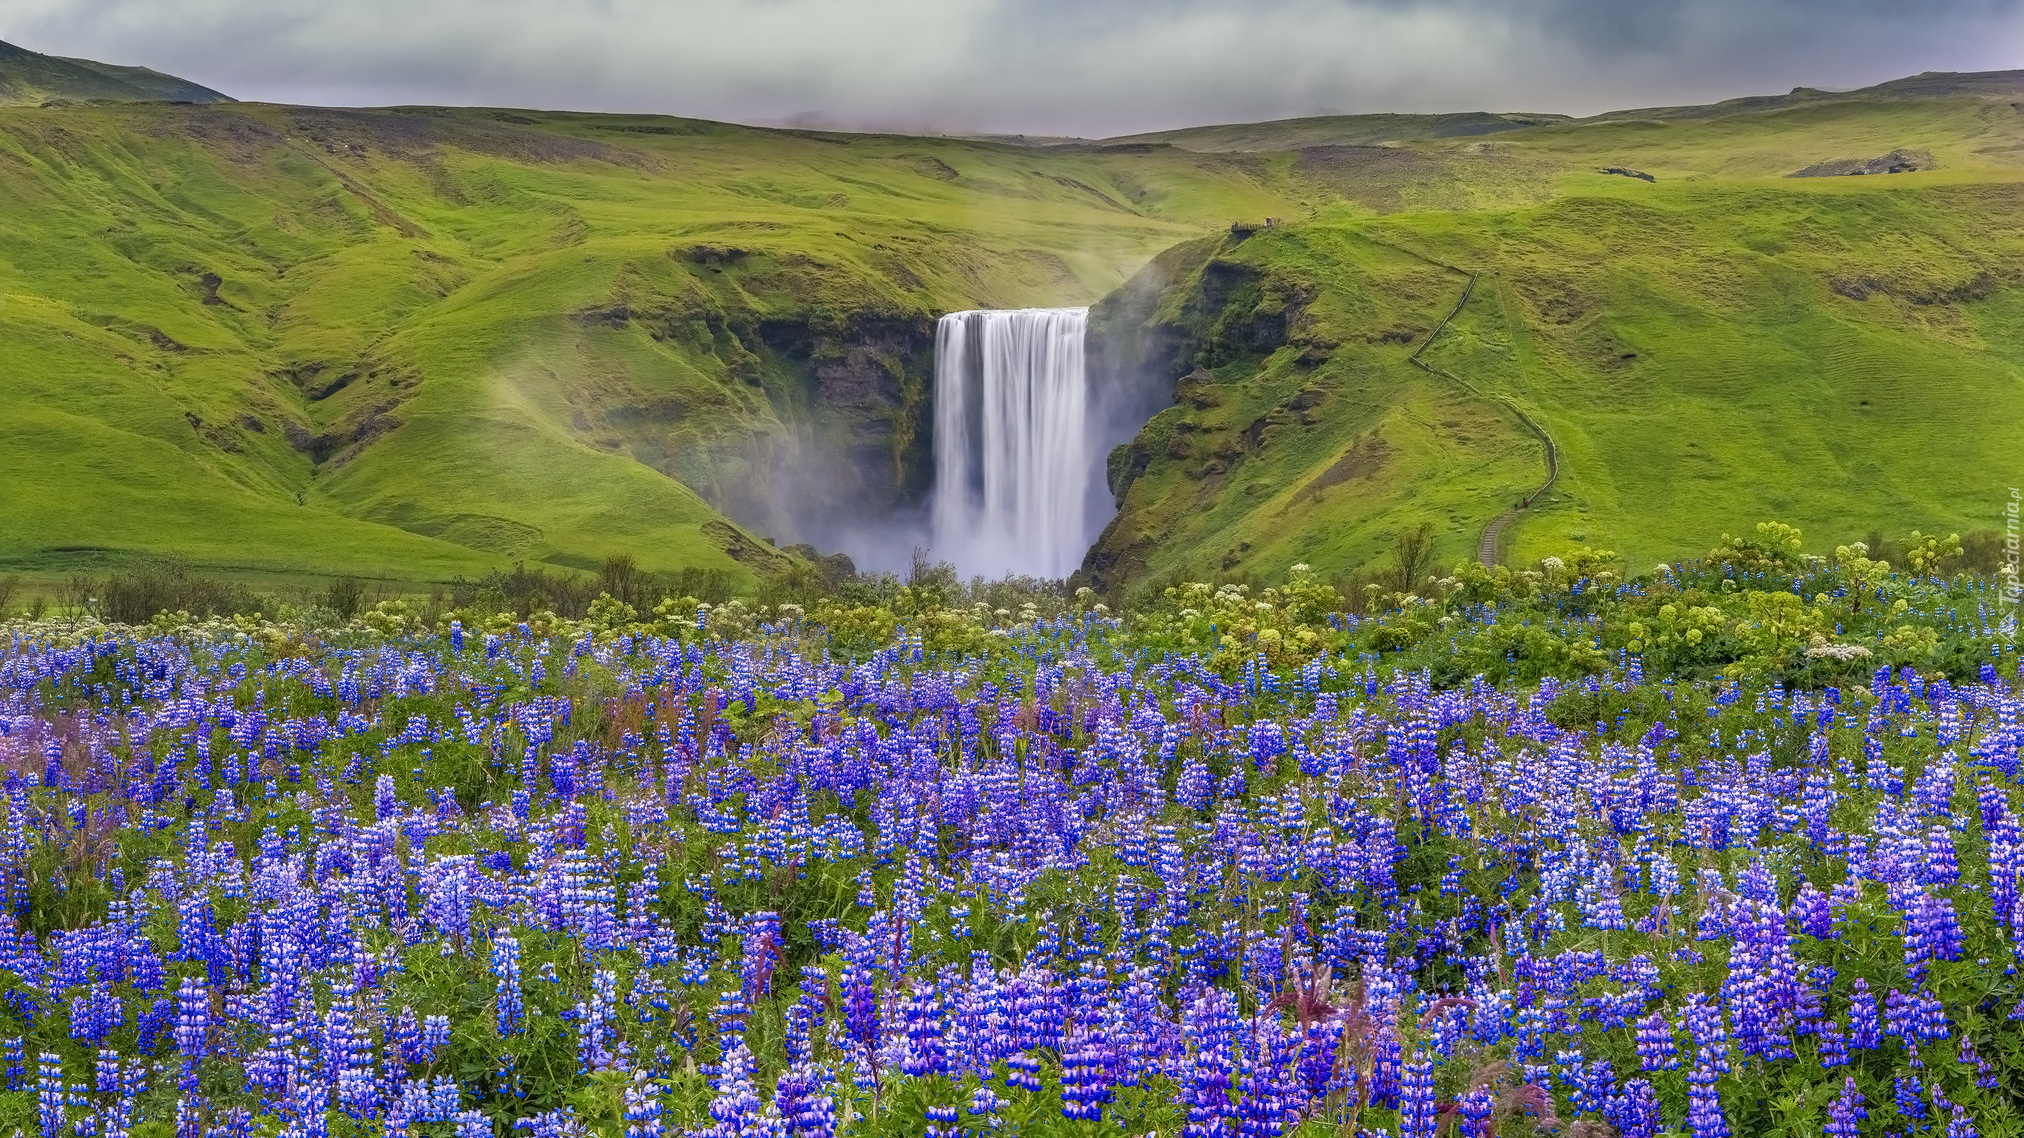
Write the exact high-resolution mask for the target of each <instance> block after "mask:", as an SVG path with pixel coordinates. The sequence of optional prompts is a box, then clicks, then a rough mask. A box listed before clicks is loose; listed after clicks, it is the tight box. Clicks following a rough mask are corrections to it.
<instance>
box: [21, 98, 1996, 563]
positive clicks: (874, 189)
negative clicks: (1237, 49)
mask: <svg viewBox="0 0 2024 1138" xmlns="http://www.w3.org/2000/svg"><path fill="white" fill-rule="evenodd" d="M1908 82H1923V83H1924V84H1925V86H1924V87H1921V88H1920V89H1918V90H1915V91H1909V92H1907V91H1894V92H1889V93H1882V94H1862V95H1856V96H1836V97H1824V96H1823V97H1820V98H1813V97H1806V98H1797V99H1791V100H1788V101H1787V102H1785V103H1780V104H1778V105H1775V106H1771V107H1768V108H1757V107H1755V105H1754V104H1753V105H1751V106H1750V107H1747V108H1745V109H1742V110H1730V111H1722V112H1710V113H1707V114H1669V115H1665V116H1645V117H1630V118H1618V117H1606V118H1602V119H1598V120H1587V121H1579V122H1577V121H1561V120H1552V119H1548V118H1547V117H1546V116H1534V117H1536V118H1539V119H1540V120H1541V121H1539V122H1538V123H1537V124H1536V125H1530V126H1527V125H1524V124H1522V123H1513V122H1511V121H1510V117H1509V116H1502V117H1499V116H1474V117H1472V116H1459V117H1457V116H1445V118H1449V119H1454V120H1455V121H1454V122H1452V123H1449V124H1448V125H1446V126H1444V125H1442V123H1441V122H1440V121H1439V120H1440V119H1441V118H1443V117H1441V116H1426V117H1425V121H1424V122H1421V121H1418V120H1415V124H1409V125H1411V129H1410V130H1394V131H1393V134H1394V135H1397V136H1400V137H1406V136H1409V140H1407V141H1397V140H1396V138H1394V139H1392V140H1389V141H1387V142H1386V143H1385V144H1382V145H1372V144H1369V143H1370V141H1371V139H1372V138H1375V137H1377V136H1376V135H1372V134H1370V133H1369V132H1370V131H1374V130H1378V129H1379V128H1378V127H1377V126H1373V125H1370V124H1368V123H1367V124H1365V126H1364V127H1362V128H1359V129H1363V130H1365V132H1366V133H1365V134H1364V135H1358V136H1355V137H1354V138H1352V137H1351V136H1350V135H1346V134H1342V133H1340V132H1338V133H1337V134H1334V135H1325V134H1316V133H1315V130H1316V128H1315V126H1314V124H1313V123H1312V122H1308V123H1295V124H1290V125H1289V124H1260V125H1257V126H1253V127H1241V128H1240V127H1225V128H1205V129H1208V130H1211V131H1214V132H1221V133H1219V134H1217V135H1215V137H1214V138H1213V139H1209V140H1208V141H1204V140H1202V139H1196V140H1193V141H1192V142H1191V143H1190V144H1189V145H1179V144H1176V141H1177V140H1171V139H1170V140H1165V141H1146V140H1135V141H1126V142H1120V143H1116V144H1083V145H1075V146H1056V147H1035V146H1028V145H1016V144H1007V143H994V142H989V141H973V140H956V139H923V138H905V137H897V136H879V135H838V134H819V133H809V132H796V131H770V130H758V129H751V128H744V127H735V126H727V125H723V124H714V123H704V122H696V121H691V120H681V119H670V118H662V117H653V116H611V115H575V114H560V113H537V112H520V111H499V110H475V109H474V110H456V111H445V110H439V109H430V108H396V109H390V110H383V111H337V110H319V109H308V108H291V107H275V106H260V105H250V104H219V105H209V106H169V105H132V106H105V105H97V106H65V107H32V108H30V107H24V108H15V109H0V437H4V444H0V570H25V571H28V572H30V573H35V574H60V573H63V572H67V571H69V570H71V569H72V568H75V567H77V566H80V565H85V564H98V563H106V562H112V561H118V560H121V559H126V558H131V557H133V556H137V555H143V554H149V553H177V554H181V555H184V556H187V557H189V558H191V559H193V560H194V561H196V562H198V563H199V564H202V565H207V566H214V567H221V568H229V569H232V570H235V571H240V572H250V573H261V574H268V575H286V574H326V573H333V572H350V573H359V574H371V575H378V576H386V577H394V578H401V579H405V580H441V579H445V578H447V577H450V576H453V575H456V574H472V573H478V572H482V571H483V570H485V569H487V568H491V567H496V566H499V565H502V564H504V563H507V562H510V561H513V560H520V559H525V560H527V561H529V562H536V563H540V562H546V563H548V564H552V565H557V566H571V567H587V566H593V565H595V564H597V563H598V562H599V561H600V560H601V559H602V558H604V557H605V556H607V555H609V554H612V553H617V552H629V553H632V554H634V555H635V556H636V557H638V558H639V560H640V562H641V563H642V564H643V565H644V566H646V567H648V568H675V567H686V566H694V567H703V568H718V569H728V570H731V571H733V572H734V573H736V574H738V575H740V576H742V577H744V578H746V579H748V580H749V579H750V578H751V576H752V575H754V574H765V573H770V572H773V571H776V570H778V569H780V568H782V567H784V566H786V565H787V564H789V560H790V558H791V556H792V555H789V554H783V553H782V552H780V549H779V548H778V546H780V545H784V544H785V543H787V542H788V541H790V540H795V539H799V538H803V537H815V538H817V539H818V541H819V542H820V541H821V539H822V538H823V532H822V525H823V523H824V522H825V521H834V520H835V519H838V518H849V517H860V516H872V515H876V514H879V513H880V512H882V511H886V510H889V509H892V508H895V507H901V508H904V507H906V506H908V505H910V504H917V503H918V502H919V501H920V499H921V497H922V495H923V494H924V493H925V492H926V491H927V490H928V484H927V483H928V477H929V463H928V455H929V453H930V446H931V442H932V440H931V439H930V437H929V433H928V432H929V425H930V424H931V423H932V414H931V408H930V406H929V401H930V398H931V392H930V391H929V390H928V376H929V364H930V362H931V358H932V331H933V320H934V317H935V316H936V315H938V314H939V313H941V312H944V311H948V310H950V309H954V308H961V307H972V306H1012V305H1026V304H1063V303H1087V302H1092V301H1097V300H1099V299H1100V298H1105V297H1106V296H1107V295H1108V299H1104V300H1103V303H1102V304H1101V305H1100V306H1099V310H1098V318H1097V326H1098V330H1099V337H1100V338H1101V340H1102V343H1101V344H1100V345H1099V357H1100V358H1101V359H1103V360H1105V361H1106V362H1107V364H1108V366H1109V367H1111V368H1113V369H1118V368H1122V369H1128V370H1129V371H1130V372H1132V373H1135V374H1137V375H1138V376H1140V377H1142V378H1143V379H1145V380H1146V381H1148V382H1152V383H1154V384H1157V385H1160V386H1161V387H1162V388H1164V386H1165V385H1167V384H1169V383H1176V381H1179V382H1178V383H1177V386H1176V393H1177V397H1178V398H1177V402H1176V405H1175V406H1174V407H1173V408H1171V409H1169V410H1168V411H1165V412H1163V413H1161V415H1159V416H1158V417H1157V418H1155V419H1154V421H1153V422H1152V423H1151V424H1150V425H1149V426H1148V427H1147V429H1146V431H1145V432H1144V433H1143V434H1142V435H1141V437H1140V439H1139V440H1138V442H1137V443H1136V444H1134V446H1133V448H1131V450H1130V451H1129V452H1127V453H1125V454H1121V455H1119V456H1117V463H1116V466H1117V471H1116V472H1117V474H1118V485H1119V487H1120V488H1121V489H1124V490H1125V494H1124V509H1123V511H1122V513H1121V514H1120V517H1119V519H1118V522H1117V523H1116V525H1115V526H1113V528H1112V530H1111V531H1110V532H1109V533H1108V534H1106V536H1105V538H1104V540H1103V542H1102V543H1100V544H1099V546H1098V548H1097V549H1096V550H1095V551H1093V553H1092V560H1091V562H1090V565H1091V568H1092V570H1093V571H1094V572H1095V573H1096V574H1097V576H1098V577H1099V578H1102V579H1104V580H1105V581H1106V583H1116V582H1121V581H1125V580H1128V579H1131V578H1134V577H1137V576H1141V575H1145V574H1153V573H1167V572H1178V571H1183V570H1185V571H1189V572H1203V571H1220V570H1227V571H1231V572H1254V571H1255V572H1274V571H1277V570H1279V569H1282V568H1283V567H1284V566H1285V565H1286V564H1289V563H1291V562H1292V561H1295V560H1302V559H1304V560H1308V561H1310V562H1313V563H1316V564H1319V565H1322V566H1324V567H1326V568H1329V569H1332V570H1341V569H1347V568H1350V567H1354V566H1355V565H1357V564H1359V563H1361V562H1363V561H1366V560H1368V559H1369V558H1371V557H1373V556H1376V555H1377V554H1378V553H1380V552H1381V551H1382V550H1383V549H1384V548H1385V546H1386V544H1387V543H1388V541H1389V540H1390V537H1391V535H1392V534H1394V533H1395V532H1397V531H1398V529H1399V528H1400V527H1401V526H1404V525H1410V524H1414V523H1416V522H1417V521H1418V520H1420V519H1426V520H1429V521H1433V522H1435V523H1436V524H1437V526H1438V527H1439V532H1440V534H1441V540H1442V551H1443V553H1444V554H1451V555H1460V554H1462V553H1465V552H1468V551H1471V550H1473V549H1474V547H1475V546H1474V543H1475V540H1476V537H1477V535H1479V534H1480V533H1481V531H1482V528H1483V526H1484V525H1485V524H1486V523H1487V522H1488V521H1489V519H1490V518H1492V517H1494V516H1496V515H1497V514H1499V513H1501V512H1502V511H1504V510H1505V509H1507V508H1508V507H1509V506H1510V505H1511V504H1512V503H1513V502H1514V501H1515V500H1516V499H1518V498H1519V497H1522V496H1523V495H1524V494H1525V493H1526V492H1527V491H1528V490H1529V489H1530V488H1531V487H1533V486H1535V485H1536V484H1537V482H1538V480H1539V479H1540V477H1541V476H1542V472H1541V463H1542V459H1541V453H1540V448H1539V446H1538V443H1537V440H1536V439H1534V438H1532V437H1531V436H1530V435H1529V434H1528V433H1527V432H1526V431H1525V429H1524V428H1523V427H1522V425H1521V424H1520V421H1519V420H1518V418H1517V414H1518V413H1519V412H1520V411H1522V412H1523V413H1524V414H1526V415H1529V416H1531V417H1532V418H1533V419H1535V420H1537V421H1538V422H1540V423H1542V424H1544V425H1545V427H1546V429H1547V430H1548V431H1549V432H1551V434H1552V435H1553V437H1554V438H1555V440H1556V441H1557V442H1558V443H1559V445H1560V446H1561V447H1562V449H1563V452H1564V458H1565V471H1564V474H1563V478H1562V480H1561V482H1560V484H1559V485H1557V486H1556V487H1555V489H1554V493H1553V494H1552V495H1550V496H1549V497H1548V498H1547V499H1546V500H1545V501H1543V502H1541V503H1540V508H1538V509H1536V510H1531V511H1527V512H1526V513H1525V514H1524V515H1523V516H1522V517H1521V518H1520V519H1519V520H1518V522H1517V523H1516V524H1515V525H1514V526H1512V527H1511V528H1510V529H1508V530H1507V531H1506V534H1505V541H1506V548H1507V549H1508V550H1509V551H1511V552H1512V553H1513V554H1514V555H1519V556H1532V555H1535V554H1537V553H1539V552H1543V551H1547V550H1550V549H1552V548H1555V547H1557V546H1559V545H1563V544H1567V543H1570V542H1588V543H1593V544H1601V545H1611V546H1613V547H1616V548H1619V549H1622V550H1624V551H1625V552H1627V553H1631V554H1633V555H1635V556H1636V557H1638V558H1640V559H1659V558H1671V557H1676V556H1679V555H1681V554H1684V553H1688V552H1691V551H1692V549H1693V544H1692V543H1697V542H1700V541H1701V540H1703V539H1704V537H1705V535H1706V534H1707V533H1708V532H1710V531H1711V530H1720V529H1721V528H1723V527H1724V526H1729V527H1731V528H1734V527H1737V526H1742V525H1746V524H1748V523H1749V522H1752V521H1755V520H1758V519H1759V518H1761V517H1766V516H1774V515H1775V516H1780V517H1784V518H1787V519H1789V520H1792V521H1795V522H1797V523H1798V524H1801V525H1802V526H1807V527H1809V528H1814V529H1816V530H1817V529H1819V528H1820V527H1829V528H1830V529H1834V530H1837V531H1843V532H1861V531H1866V530H1868V529H1869V528H1871V527H1872V526H1884V527H1886V528H1903V527H1908V526H1910V525H1923V526H1926V527H1928V528H1930V527H1931V526H1934V525H1940V526H1957V527H1960V528H1972V527H1974V526H1977V525H1986V524H1988V520H1987V519H1986V518H1984V517H1983V516H1982V514H1981V513H1978V511H1980V510H1982V509H1983V505H1984V499H1987V502H1988V509H1989V510H1993V509H1994V508H1995V506H1996V504H1997V503H1996V498H1995V495H1994V489H1993V488H1997V487H2000V486H2004V485H2011V484H2015V482H2016V481H2017V480H2019V479H2020V478H2024V469H2020V466H2024V464H2020V460H2019V459H2018V458H2017V457H2016V454H2015V453H2014V452H2015V451H2017V450H2019V449H2024V448H2016V447H2012V446H2006V443H2007V442H2010V441H2014V440H2015V439H2016V438H2018V437H2024V426H2020V424H2024V405H2020V395H2019V384H2020V379H2019V363H2018V361H2020V360H2024V341H2020V339H2019V336H2020V334H2024V320H2020V318H2024V310H2020V303H2024V302H2020V300H2019V297H2020V295H2024V293H2020V292H2019V287H2020V283H2024V281H2020V266H2024V226H2020V223H2019V222H2018V220H2017V219H2018V218H2019V217H2024V209H2020V208H2019V207H2020V205H2024V202H2020V201H2019V200H2018V184H2019V182H2020V180H2024V174H2020V170H2024V110H2020V109H2019V107H2018V104H2019V103H2024V95H2018V94H2016V93H2015V86H2016V85H2015V83H2014V81H2013V80H2012V79H2010V78H2006V77H2001V76H1998V77H1994V78H1991V77H1951V78H1949V77H1938V78H1935V77H1921V80H1918V81H1908ZM1492 118H1495V119H1496V122H1497V123H1500V124H1505V125H1509V126H1510V127H1511V129H1501V128H1499V129H1497V130H1495V132H1494V133H1471V131H1472V130H1473V129H1474V127H1471V126H1470V123H1472V122H1473V123H1474V124H1475V126H1477V127H1487V126H1488V125H1490V124H1489V122H1488V120H1489V119H1492ZM1479 119H1480V120H1482V121H1477V120H1479ZM1463 120H1468V121H1463ZM1393 126H1394V127H1397V126H1399V124H1397V123H1394V124H1393ZM1465 128H1467V129H1465ZM1275 137H1279V138H1283V140H1284V141H1282V142H1278V143H1273V142H1272V139H1274V138H1275ZM1317 138H1329V139H1333V141H1323V142H1316V141H1315V140H1316V139H1317ZM1218 139H1220V141H1216V140H1218ZM1344 139H1349V141H1344ZM1210 142H1214V143H1215V144H1214V145H1210ZM1239 143H1241V145H1238V144H1239ZM1268 144H1270V145H1279V146H1281V147H1282V148H1281V149H1277V150H1274V149H1269V148H1262V149H1261V147H1266V146H1267V145H1268ZM1900 151H1902V152H1904V153H1905V154H1907V155H1917V156H1919V157H1917V158H1916V161H1915V162H1913V163H1912V164H1913V165H1916V166H1918V167H1920V169H1919V170H1918V172H1913V173H1900V174H1889V175H1881V176H1876V177H1807V178H1792V177H1788V176H1787V175H1790V174H1794V173H1796V172H1798V171H1801V170H1805V169H1808V168H1835V169H1839V168H1842V167H1843V166H1850V165H1852V166H1861V165H1863V164H1865V163H1870V162H1871V160H1873V159H1877V158H1879V156H1887V155H1892V154H1895V153H1897V152H1900ZM1895 161H1896V160H1894V159H1893V160H1892V162H1891V163H1886V164H1885V165H1890V164H1892V163H1895ZM1837 164H1841V165H1837ZM1605 170H1615V171H1618V172H1617V173H1603V172H1602V171H1605ZM1265 217H1273V218H1279V219H1287V220H1283V221H1282V222H1281V223H1279V224H1277V225H1275V226H1273V227H1271V228H1257V226H1258V225H1259V224H1260V223H1261V221H1262V219H1263V218H1265ZM1233 221H1242V222H1244V223H1245V224H1246V225H1247V226H1250V227H1252V228H1253V229H1254V230H1255V231H1248V230H1247V232H1249V236H1240V235H1238V234H1233V233H1232V232H1231V224H1232V222H1233ZM1155 258H1157V260H1156V259H1155ZM1149 264H1150V266H1151V267H1150V268H1147V266H1148V265H1149ZM1142 269H1144V270H1145V271H1144V272H1141V270H1142ZM1134 274H1139V275H1138V276H1137V277H1136V278H1134V276H1133V275H1134ZM1470 274H1478V279H1479V284H1478V287H1477V289H1476V291H1475V293H1474V294H1473V296H1472V299H1471V300H1470V302H1469V304H1468V305H1467V306H1465V307H1464V308H1463V309H1462V311H1461V312H1460V314H1459V315H1458V316H1457V317H1456V319H1455V320H1454V322H1453V323H1452V324H1451V325H1450V326H1449V328H1448V329H1447V330H1446V331H1445V332H1444V333H1443V334H1442V336H1441V337H1440V338H1439V339H1438V340H1437V341H1436V342H1435V343H1433V344H1432V345H1431V346H1430V347H1428V348H1427V350H1426V351H1425V353H1424V355H1423V359H1424V361H1425V362H1427V363H1429V364H1431V365H1433V368H1434V370H1424V369H1421V368H1419V367H1416V366H1414V365H1412V364H1411V363H1410V362H1408V360H1407V357H1408V355H1409V354H1410V353H1411V352H1412V351H1413V350H1414V349H1415V348H1416V347H1417V346H1419V344H1420V343H1421V342H1423V341H1424V339H1425V337H1426V336H1427V334H1428V333H1429V332H1430V331H1431V330H1432V329H1433V328H1434V326H1435V325H1436V323H1437V322H1438V321H1439V320H1440V319H1441V317H1442V316H1443V315H1445V314H1446V313H1447V312H1448V310H1449V309H1450V308H1452V307H1453V305H1454V302H1455V300H1456V298H1457V297H1458V296H1459V295H1460V294H1461V291H1462V287H1463V285H1464V283H1465V282H1466V281H1467V280H1468V279H1469V276H1470ZM1128 278H1132V279H1133V283H1132V284H1131V285H1130V286H1129V287H1126V288H1123V289H1120V287H1119V286H1120V285H1123V284H1124V283H1125V282H1126V281H1127V279H1128ZM1105 374H1106V375H1107V376H1108V375H1110V374H1111V373H1109V372H1106V373H1105ZM2006 479H2008V480H2009V481H2005V480H2006ZM1991 516H1993V515H1991Z"/></svg>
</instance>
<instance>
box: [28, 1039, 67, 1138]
mask: <svg viewBox="0 0 2024 1138" xmlns="http://www.w3.org/2000/svg"><path fill="white" fill-rule="evenodd" d="M68 1097H69V1096H68V1093H67V1088H65V1087H64V1085H63V1064H62V1062H61V1061H60V1060H59V1059H58V1058H57V1057H56V1056H55V1055H54V1054H52V1053H50V1052H48V1051H44V1052H43V1053H42V1054H41V1055H39V1056H37V1057H36V1071H35V1119H36V1122H37V1123H38V1124H39V1125H40V1126H41V1127H42V1138H63V1134H64V1131H65V1130H66V1129H68V1126H67V1119H68V1115H67V1114H66V1111H65V1106H66V1102H67V1099H68Z"/></svg>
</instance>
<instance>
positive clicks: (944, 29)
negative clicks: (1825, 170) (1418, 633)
mask: <svg viewBox="0 0 2024 1138" xmlns="http://www.w3.org/2000/svg"><path fill="white" fill-rule="evenodd" d="M0 39H4V40H6V41H8V42H11V43H14V44H17V45H19V46H22V47H27V48H31V49H34V50H36V51H43V52H49V53H52V54H58V55H73V56H84V57H87V58H92V59H99V60H103V61H105V62H108V63H134V64H142V65H145V66H148V67H153V68H155V69H157V70H160V71H167V72H171V73H173V74H176V75H180V76H182V77H184V78H186V79H192V80H195V81H197V82H199V83H203V84H205V85H207V86H211V87H215V88H217V89H219V90H221V91H223V92H225V93H226V94H228V95H232V96H234V97H237V98H241V99H262V100H270V101H276V102H290V103H317V104H327V105H343V106H378V105H387V104H400V103H432V104H462V105H484V106H516V107H539V108H558V109H574V110H599V111H643V112H657V113H665V114H677V115H691V116H697V117H703V118H714V119H728V120H732V121H738V122H753V123H779V122H800V123H805V124H809V125H828V126H847V127H876V128H887V129H903V130H916V131H930V130H945V131H994V132H1005V133H1027V134H1078V135H1083V136H1089V137H1096V136H1102V135H1109V134H1120V133H1126V132H1131V131H1141V130H1155V129H1160V128H1163V127H1173V126H1185V125H1190V124H1201V123H1213V122H1242V121H1250V120H1257V119H1267V118H1284V117H1289V116H1296V115H1310V114H1325V113H1341V112H1364V111H1453V110H1475V109H1490V110H1538V111H1561V112H1566V113H1571V114H1584V113H1593V112H1597V111H1603V110H1611V109H1621V108H1624V107H1634V106H1651V105H1657V104H1669V103H1686V102H1709V101H1713V100H1716V99H1721V98H1726V97H1730V96H1735V95H1745V94H1765V93H1776V92H1782V91H1785V90H1788V89H1790V88H1792V87H1794V86H1812V87H1829V88H1837V87H1857V86H1863V85H1866V84H1869V83H1874V82H1878V81H1881V80H1884V79H1890V78H1895V77H1898V76H1900V75H1907V74H1912V73H1916V72H1919V71H1979V70H1994V69H2006V68H2015V67H2024V0H1917V2H1896V3H1893V2H1890V0H4V2H0Z"/></svg>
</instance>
